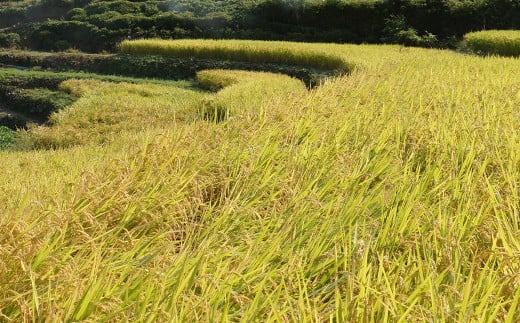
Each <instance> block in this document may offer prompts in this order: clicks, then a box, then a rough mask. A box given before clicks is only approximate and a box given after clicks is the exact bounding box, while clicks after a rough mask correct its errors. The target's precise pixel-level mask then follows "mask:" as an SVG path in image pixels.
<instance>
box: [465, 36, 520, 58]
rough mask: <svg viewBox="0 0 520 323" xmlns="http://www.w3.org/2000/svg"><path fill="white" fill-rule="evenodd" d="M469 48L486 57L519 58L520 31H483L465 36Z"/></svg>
mask: <svg viewBox="0 0 520 323" xmlns="http://www.w3.org/2000/svg"><path fill="white" fill-rule="evenodd" d="M464 41H465V43H466V45H467V47H468V48H469V49H471V50H473V51H475V52H477V53H482V54H486V55H489V54H491V55H503V56H519V55H520V31H518V30H483V31H477V32H471V33H468V34H466V35H464Z"/></svg>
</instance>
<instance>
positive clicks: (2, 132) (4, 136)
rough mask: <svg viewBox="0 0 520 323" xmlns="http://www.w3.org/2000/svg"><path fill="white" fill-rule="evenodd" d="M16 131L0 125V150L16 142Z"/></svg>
mask: <svg viewBox="0 0 520 323" xmlns="http://www.w3.org/2000/svg"><path fill="white" fill-rule="evenodd" d="M17 137H18V136H17V135H16V132H15V131H13V130H11V129H9V128H8V127H5V126H0V150H4V149H7V148H9V147H11V146H13V144H14V143H15V142H16V139H17Z"/></svg>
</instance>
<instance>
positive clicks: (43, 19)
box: [0, 0, 520, 52]
mask: <svg viewBox="0 0 520 323" xmlns="http://www.w3.org/2000/svg"><path fill="white" fill-rule="evenodd" d="M1 3H2V4H4V5H3V6H0V28H5V29H4V30H1V31H0V46H9V47H22V48H30V49H37V50H49V51H51V50H52V51H61V50H67V49H76V50H81V51H85V52H101V51H114V50H115V49H116V48H115V45H116V44H117V43H119V42H120V41H121V40H123V39H128V38H131V39H141V38H161V39H179V38H211V39H215V38H216V39H237V38H238V39H259V40H286V41H287V40H290V41H312V42H339V43H344V42H349V43H380V42H385V43H397V44H403V45H409V46H424V47H450V48H453V47H455V46H457V43H458V41H459V40H460V39H461V38H462V36H463V35H464V34H465V33H468V32H470V31H474V30H482V29H520V5H519V3H518V1H509V0H479V1H474V0H471V1H468V0H450V1H446V0H428V1H423V0H255V1H253V0H228V1H221V0H196V1H193V0H189V1H188V0H174V1H126V0H117V1H93V0H75V1H72V0H49V1H35V2H32V3H31V2H26V4H25V5H24V6H20V5H18V2H16V1H15V2H12V1H7V2H5V1H4V2H1Z"/></svg>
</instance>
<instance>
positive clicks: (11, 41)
mask: <svg viewBox="0 0 520 323" xmlns="http://www.w3.org/2000/svg"><path fill="white" fill-rule="evenodd" d="M19 46H20V35H18V34H16V33H2V32H0V47H5V48H18V47H19Z"/></svg>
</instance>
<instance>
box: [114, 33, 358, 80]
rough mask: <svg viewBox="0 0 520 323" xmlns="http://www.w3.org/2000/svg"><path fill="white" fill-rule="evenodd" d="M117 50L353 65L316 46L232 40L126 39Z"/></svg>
mask: <svg viewBox="0 0 520 323" xmlns="http://www.w3.org/2000/svg"><path fill="white" fill-rule="evenodd" d="M119 50H120V51H121V52H123V53H127V54H148V55H171V56H180V57H197V58H216V59H228V60H239V61H245V62H251V63H283V64H290V65H303V66H310V67H316V68H324V69H330V70H335V71H337V72H338V73H346V72H349V71H351V70H352V69H353V68H354V66H353V64H351V63H350V62H348V61H347V60H346V59H345V58H344V57H342V55H340V54H339V53H335V52H328V51H326V50H322V49H318V48H316V47H312V46H308V45H304V44H295V43H289V42H280V41H276V42H275V41H270V42H267V41H266V42H259V41H235V40H205V41H201V40H189V39H188V40H162V39H139V40H125V41H123V42H122V43H120V44H119Z"/></svg>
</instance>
